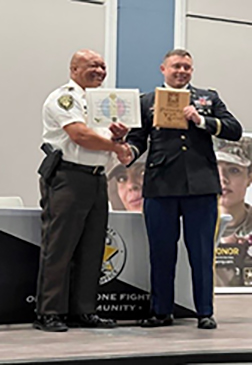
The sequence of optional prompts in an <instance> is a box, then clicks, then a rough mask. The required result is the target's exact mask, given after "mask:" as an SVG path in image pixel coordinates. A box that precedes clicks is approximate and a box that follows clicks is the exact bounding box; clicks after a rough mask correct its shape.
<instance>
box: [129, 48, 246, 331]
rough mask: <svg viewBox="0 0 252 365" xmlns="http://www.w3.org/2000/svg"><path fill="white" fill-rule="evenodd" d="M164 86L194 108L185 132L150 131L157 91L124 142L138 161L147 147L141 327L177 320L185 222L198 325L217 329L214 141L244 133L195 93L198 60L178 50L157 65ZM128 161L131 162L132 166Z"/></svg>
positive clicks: (144, 102) (222, 109) (218, 104)
mask: <svg viewBox="0 0 252 365" xmlns="http://www.w3.org/2000/svg"><path fill="white" fill-rule="evenodd" d="M160 69H161V72H162V74H163V75H164V85H163V87H165V88H176V89H183V88H186V89H189V90H190V98H191V100H190V105H189V106H187V107H185V108H184V116H185V118H186V119H187V121H188V125H189V127H188V129H183V130H182V129H167V128H156V127H154V126H153V109H154V97H155V95H154V92H151V93H149V94H146V95H144V96H143V97H142V98H141V116H142V127H141V128H135V129H132V130H131V131H130V132H129V134H128V136H127V142H128V144H129V145H130V146H131V149H132V152H133V154H134V157H133V159H132V160H131V161H130V159H129V158H128V160H127V161H126V160H125V161H124V162H125V163H128V164H129V162H131V163H133V162H134V161H135V160H137V159H138V158H139V156H141V155H142V154H143V153H144V152H145V150H146V149H147V141H148V140H149V141H150V147H149V153H148V158H147V162H146V169H145V175H144V185H143V196H144V198H145V199H144V215H145V222H146V227H147V233H148V239H149V245H150V262H151V315H150V317H149V318H147V319H143V321H142V323H141V325H142V326H143V327H157V326H167V325H171V324H172V322H173V315H172V313H173V305H174V278H175V266H176V260H177V242H178V240H179V236H180V217H182V220H183V231H184V241H185V245H186V248H187V251H188V256H189V262H190V266H191V270H192V282H193V297H194V303H195V307H196V311H197V316H198V327H199V328H203V329H213V328H216V326H217V324H216V321H215V319H214V317H213V252H214V236H215V228H216V225H217V216H218V212H217V204H218V201H217V199H218V194H220V193H221V186H220V180H219V175H218V169H217V164H216V158H215V154H214V150H213V144H212V136H216V137H218V138H224V139H228V140H239V138H240V137H241V134H242V128H241V125H240V124H239V122H238V121H237V120H236V119H235V117H234V116H233V115H232V114H231V113H230V112H229V111H228V110H227V108H226V106H225V105H224V103H223V102H222V101H221V99H220V98H219V96H218V94H217V92H216V91H213V90H203V89H198V88H195V87H193V86H192V85H191V84H190V83H189V82H190V80H191V77H192V73H193V60H192V57H191V55H190V53H189V52H187V51H185V50H181V49H176V50H173V51H171V52H169V53H167V54H166V55H165V57H164V61H163V63H162V65H161V66H160ZM131 163H130V164H131Z"/></svg>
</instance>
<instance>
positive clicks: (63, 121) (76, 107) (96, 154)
mask: <svg viewBox="0 0 252 365" xmlns="http://www.w3.org/2000/svg"><path fill="white" fill-rule="evenodd" d="M63 96H71V99H72V100H73V104H72V106H71V107H70V108H69V109H68V110H67V108H64V107H62V105H61V103H60V102H59V99H60V98H61V97H63ZM85 106H86V100H85V91H84V90H83V89H82V88H81V87H80V86H79V85H78V84H76V82H74V81H73V80H70V81H69V82H68V83H67V84H66V85H63V86H61V87H60V88H58V89H57V90H55V91H53V92H52V93H51V94H50V95H49V96H48V98H47V99H46V101H45V103H44V106H43V142H46V143H50V144H51V145H52V146H53V147H54V148H59V149H61V150H62V152H63V157H62V158H63V160H65V161H70V162H75V163H78V164H82V165H92V166H96V165H101V166H105V165H106V164H107V162H108V160H109V159H110V154H111V153H110V152H107V151H92V150H88V149H86V148H84V147H81V146H80V145H78V144H76V143H75V142H73V141H72V140H71V138H70V137H69V135H68V133H67V132H65V130H64V129H63V127H65V126H66V125H68V124H71V123H74V122H81V123H85V124H86V122H87V117H86V115H85ZM93 130H95V132H96V133H97V134H99V135H101V136H103V137H105V138H108V139H110V138H111V132H110V131H109V129H108V128H93Z"/></svg>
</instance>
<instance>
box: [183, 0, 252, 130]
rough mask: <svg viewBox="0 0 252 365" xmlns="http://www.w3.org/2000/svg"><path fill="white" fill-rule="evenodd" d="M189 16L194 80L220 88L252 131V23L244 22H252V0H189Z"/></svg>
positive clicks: (222, 94) (231, 107)
mask: <svg viewBox="0 0 252 365" xmlns="http://www.w3.org/2000/svg"><path fill="white" fill-rule="evenodd" d="M191 15H194V16H195V15H196V16H197V15H200V16H203V17H213V18H215V19H214V20H212V19H197V18H193V17H191ZM186 16H187V17H186V18H185V19H186V20H185V22H186V36H185V46H186V48H187V49H188V50H189V51H190V52H191V53H192V55H193V57H194V62H195V73H194V78H193V83H194V84H195V86H199V87H206V88H207V87H213V88H216V89H217V90H218V91H219V93H220V96H221V98H222V99H223V100H224V101H225V102H226V104H227V105H228V107H229V109H230V110H231V111H232V112H233V113H234V114H235V115H236V117H237V118H238V119H239V120H240V122H241V123H242V125H243V127H244V128H245V130H246V131H252V122H251V109H250V108H251V95H252V93H251V84H252V76H251V65H252V51H251V44H252V26H251V25H249V24H244V23H243V22H251V23H252V1H251V0H239V1H237V0H187V9H186ZM220 19H225V21H224V20H221V21H220ZM231 21H237V22H238V23H232V22H231Z"/></svg>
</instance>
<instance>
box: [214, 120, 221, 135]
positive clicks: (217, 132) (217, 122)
mask: <svg viewBox="0 0 252 365" xmlns="http://www.w3.org/2000/svg"><path fill="white" fill-rule="evenodd" d="M215 121H216V132H215V136H218V135H219V134H220V132H221V121H220V119H218V118H215Z"/></svg>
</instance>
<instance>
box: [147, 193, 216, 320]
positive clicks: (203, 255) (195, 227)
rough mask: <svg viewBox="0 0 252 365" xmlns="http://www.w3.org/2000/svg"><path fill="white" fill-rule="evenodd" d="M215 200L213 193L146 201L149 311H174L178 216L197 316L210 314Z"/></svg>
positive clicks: (211, 309)
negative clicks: (149, 284)
mask: <svg viewBox="0 0 252 365" xmlns="http://www.w3.org/2000/svg"><path fill="white" fill-rule="evenodd" d="M217 200H218V199H217V196H216V195H213V194H211V195H202V196H181V197H165V198H152V199H151V198H147V199H145V202H144V212H145V221H146V227H147V233H148V239H149V244H150V262H151V309H152V310H153V311H154V312H155V313H156V314H171V313H172V312H173V306H174V279H175V268H176V261H177V242H178V240H179V237H180V217H182V222H183V230H184V242H185V245H186V248H187V252H188V257H189V262H190V266H191V270H192V283H193V297H194V303H195V308H196V311H197V314H198V315H199V316H210V315H212V314H213V288H214V280H213V265H214V238H215V229H216V223H217V217H218V209H217Z"/></svg>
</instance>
